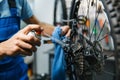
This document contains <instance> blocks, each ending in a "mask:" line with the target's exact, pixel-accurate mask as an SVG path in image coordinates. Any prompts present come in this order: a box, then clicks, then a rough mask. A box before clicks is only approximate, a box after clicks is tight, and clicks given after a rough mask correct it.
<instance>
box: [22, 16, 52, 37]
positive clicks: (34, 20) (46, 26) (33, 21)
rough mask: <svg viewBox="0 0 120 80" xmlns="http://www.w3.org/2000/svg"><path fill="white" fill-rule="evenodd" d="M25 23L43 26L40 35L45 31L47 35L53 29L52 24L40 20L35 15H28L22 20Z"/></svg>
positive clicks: (50, 33)
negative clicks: (27, 17) (28, 16)
mask: <svg viewBox="0 0 120 80" xmlns="http://www.w3.org/2000/svg"><path fill="white" fill-rule="evenodd" d="M24 21H25V22H26V23H27V24H39V25H40V26H41V27H42V28H43V33H42V35H43V36H44V33H47V34H49V35H52V32H53V30H54V26H53V25H51V24H48V23H44V22H40V21H38V19H37V18H36V17H35V16H32V17H30V18H29V19H26V20H24Z"/></svg>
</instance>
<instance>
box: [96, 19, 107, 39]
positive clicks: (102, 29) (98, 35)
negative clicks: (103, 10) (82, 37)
mask: <svg viewBox="0 0 120 80" xmlns="http://www.w3.org/2000/svg"><path fill="white" fill-rule="evenodd" d="M105 23H106V20H105V21H104V24H103V27H102V28H101V30H100V33H99V34H98V37H97V40H98V39H99V37H100V35H101V32H102V31H103V29H104V27H105Z"/></svg>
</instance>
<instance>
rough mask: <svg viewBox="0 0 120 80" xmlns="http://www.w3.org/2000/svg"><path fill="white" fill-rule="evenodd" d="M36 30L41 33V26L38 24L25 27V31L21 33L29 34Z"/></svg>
mask: <svg viewBox="0 0 120 80" xmlns="http://www.w3.org/2000/svg"><path fill="white" fill-rule="evenodd" d="M32 30H35V31H39V30H40V31H41V27H40V26H39V25H36V24H30V25H28V26H27V27H25V28H24V29H22V30H21V32H23V33H25V34H28V33H29V32H30V31H32Z"/></svg>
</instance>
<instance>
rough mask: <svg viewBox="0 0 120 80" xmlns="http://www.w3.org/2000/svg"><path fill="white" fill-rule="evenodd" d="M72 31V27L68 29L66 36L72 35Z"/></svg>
mask: <svg viewBox="0 0 120 80" xmlns="http://www.w3.org/2000/svg"><path fill="white" fill-rule="evenodd" d="M70 33H71V29H69V30H68V32H67V33H66V35H65V36H66V37H70Z"/></svg>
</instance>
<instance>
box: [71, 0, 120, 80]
mask: <svg viewBox="0 0 120 80" xmlns="http://www.w3.org/2000/svg"><path fill="white" fill-rule="evenodd" d="M76 1H77V0H73V2H72V3H71V5H72V7H71V11H70V19H74V18H76V17H77V16H78V14H77V13H75V12H74V10H75V5H76ZM101 1H102V4H103V6H104V8H105V11H104V12H105V13H106V14H107V17H108V20H109V22H110V28H111V32H110V34H111V36H112V39H113V43H114V47H115V49H114V54H115V55H114V58H115V60H112V61H111V60H107V63H108V64H111V62H112V65H113V72H114V73H115V75H114V76H112V77H111V78H108V80H119V79H120V78H119V75H120V69H119V66H117V65H119V63H120V62H119V50H120V49H119V47H120V44H119V41H120V40H119V37H120V23H119V22H120V21H119V14H118V13H119V6H118V4H119V1H118V0H116V1H117V2H118V3H117V4H116V3H115V2H114V1H112V0H101ZM86 3H87V2H86ZM109 6H112V9H111V7H109ZM71 24H72V23H70V26H71ZM116 28H117V30H116ZM108 75H109V74H108ZM105 76H106V75H102V76H97V80H99V79H100V80H101V79H102V80H107V79H106V78H105ZM103 77H104V78H103ZM107 77H110V76H107ZM88 80H89V79H88Z"/></svg>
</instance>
